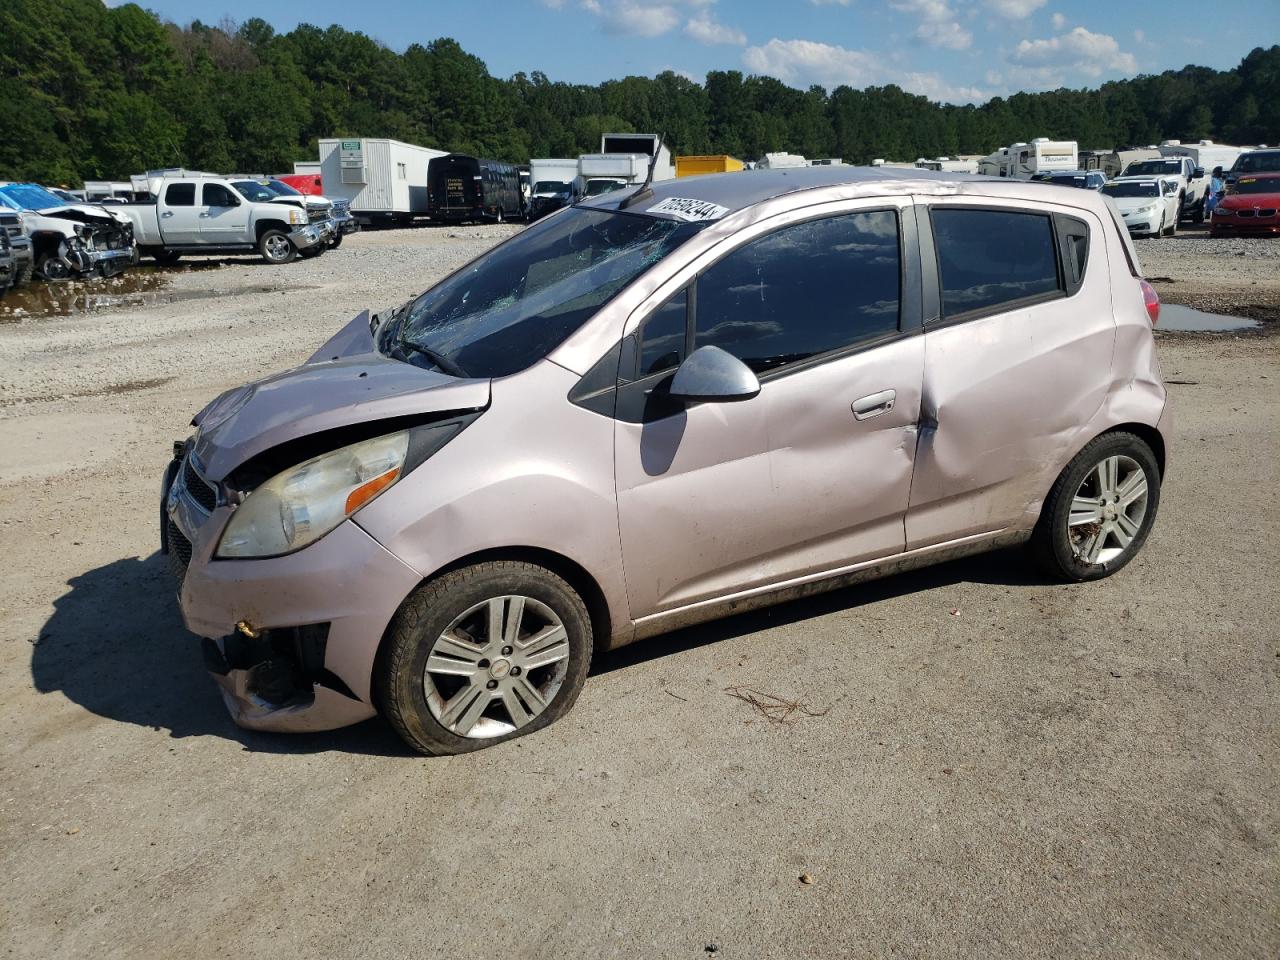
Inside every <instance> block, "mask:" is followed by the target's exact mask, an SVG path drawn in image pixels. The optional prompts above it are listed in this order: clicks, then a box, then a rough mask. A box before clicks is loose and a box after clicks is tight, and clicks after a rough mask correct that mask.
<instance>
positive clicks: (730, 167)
mask: <svg viewBox="0 0 1280 960" xmlns="http://www.w3.org/2000/svg"><path fill="white" fill-rule="evenodd" d="M741 169H743V165H742V161H741V160H739V159H737V158H736V157H730V156H728V155H726V154H720V155H719V156H703V157H676V179H677V180H678V179H680V178H681V177H698V176H701V175H702V174H704V173H737V172H738V171H739V170H741Z"/></svg>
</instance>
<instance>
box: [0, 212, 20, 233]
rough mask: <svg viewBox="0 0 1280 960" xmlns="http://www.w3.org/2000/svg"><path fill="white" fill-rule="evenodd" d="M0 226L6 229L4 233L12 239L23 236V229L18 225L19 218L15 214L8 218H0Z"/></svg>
mask: <svg viewBox="0 0 1280 960" xmlns="http://www.w3.org/2000/svg"><path fill="white" fill-rule="evenodd" d="M0 226H3V227H4V232H5V233H7V234H8V235H9V236H11V237H20V236H22V227H21V226H20V225H19V224H18V218H17V216H16V215H14V214H10V215H9V216H7V217H0Z"/></svg>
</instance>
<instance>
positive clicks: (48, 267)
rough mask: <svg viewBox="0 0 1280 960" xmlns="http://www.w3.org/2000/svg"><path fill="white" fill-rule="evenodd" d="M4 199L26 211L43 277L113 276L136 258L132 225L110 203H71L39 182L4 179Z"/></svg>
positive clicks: (0, 201)
mask: <svg viewBox="0 0 1280 960" xmlns="http://www.w3.org/2000/svg"><path fill="white" fill-rule="evenodd" d="M0 205H3V206H6V207H8V208H9V209H10V210H17V211H21V212H22V221H23V228H24V229H25V231H26V234H27V236H28V237H29V238H30V240H31V248H32V255H33V257H34V259H35V264H34V268H35V274H36V276H38V277H40V278H41V279H43V280H75V279H84V278H87V277H92V276H98V275H101V276H104V277H109V276H114V275H115V274H118V273H120V272H121V271H122V270H125V269H127V268H128V267H129V266H130V265H131V264H133V263H136V262H137V259H138V250H137V246H136V244H135V243H134V241H133V225H132V224H131V223H130V222H129V220H128V218H127V217H123V216H121V215H120V214H118V213H115V212H113V211H110V210H107V209H106V208H105V207H99V206H95V205H93V204H84V203H76V204H69V203H67V202H66V201H65V200H63V199H62V198H61V197H58V196H55V195H54V194H52V193H50V192H49V191H48V190H46V189H45V188H44V187H42V186H40V185H39V184H35V183H0Z"/></svg>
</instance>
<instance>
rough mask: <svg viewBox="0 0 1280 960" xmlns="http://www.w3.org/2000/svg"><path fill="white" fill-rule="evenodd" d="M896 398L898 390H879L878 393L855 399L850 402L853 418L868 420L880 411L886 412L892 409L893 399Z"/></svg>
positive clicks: (880, 412)
mask: <svg viewBox="0 0 1280 960" xmlns="http://www.w3.org/2000/svg"><path fill="white" fill-rule="evenodd" d="M896 399H898V391H896V390H881V391H880V392H879V393H873V394H870V395H868V396H865V397H863V398H862V399H860V400H855V401H853V403H852V404H850V406H851V407H852V408H853V419H855V420H870V419H871V418H872V417H878V416H880V414H882V413H888V412H889V411H890V410H892V409H893V401H895V400H896Z"/></svg>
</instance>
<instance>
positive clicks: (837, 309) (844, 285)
mask: <svg viewBox="0 0 1280 960" xmlns="http://www.w3.org/2000/svg"><path fill="white" fill-rule="evenodd" d="M901 276H902V267H901V256H900V251H899V241H898V215H897V214H896V213H895V212H893V211H889V210H876V211H868V212H859V213H849V214H844V215H841V216H836V217H829V218H827V219H823V220H811V221H808V222H806V223H798V224H795V225H794V226H790V227H783V228H782V229H780V230H777V231H775V232H774V233H771V234H768V235H766V236H764V237H760V238H759V239H757V240H753V241H751V242H750V243H747V244H745V245H744V246H742V247H739V248H738V249H737V250H735V251H733V252H732V253H730V254H729V255H728V256H727V257H725V258H724V259H723V260H721V261H720V262H719V263H717V264H715V265H714V266H713V267H711V268H710V269H709V270H707V272H706V273H704V274H703V275H702V276H701V277H699V278H698V286H697V296H696V308H695V311H694V313H695V317H696V319H695V330H694V345H695V346H696V347H701V346H705V345H707V344H714V345H715V346H717V347H720V348H722V349H724V350H727V351H728V352H729V353H732V354H733V355H734V356H736V357H738V358H739V359H740V360H742V361H743V362H744V363H746V364H747V366H749V367H751V368H752V369H753V370H755V371H756V372H763V371H766V370H771V369H773V368H775V367H780V366H783V365H785V364H788V363H792V362H794V361H798V360H803V359H805V358H806V357H812V356H815V355H817V354H821V353H826V352H828V351H831V350H838V349H840V348H841V347H847V346H849V345H851V344H854V343H858V342H859V341H862V340H867V339H870V338H872V337H876V336H880V335H883V334H886V333H891V332H893V331H895V330H897V329H898V300H899V296H900V286H901Z"/></svg>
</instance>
